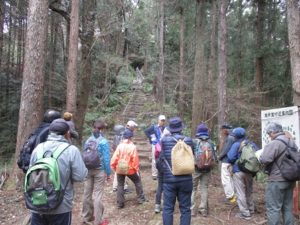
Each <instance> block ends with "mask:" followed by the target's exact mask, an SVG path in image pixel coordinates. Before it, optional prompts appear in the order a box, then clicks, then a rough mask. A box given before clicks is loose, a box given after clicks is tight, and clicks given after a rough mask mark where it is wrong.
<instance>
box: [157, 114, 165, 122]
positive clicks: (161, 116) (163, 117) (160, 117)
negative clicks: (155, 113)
mask: <svg viewBox="0 0 300 225" xmlns="http://www.w3.org/2000/svg"><path fill="white" fill-rule="evenodd" d="M158 120H159V121H161V120H166V117H165V115H159V117H158Z"/></svg>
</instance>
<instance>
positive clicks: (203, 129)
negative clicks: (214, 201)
mask: <svg viewBox="0 0 300 225" xmlns="http://www.w3.org/2000/svg"><path fill="white" fill-rule="evenodd" d="M193 142H194V148H193V149H194V155H195V156H196V155H199V156H200V155H201V154H206V152H205V150H206V151H208V152H207V155H208V157H209V155H210V156H211V157H212V158H211V159H210V160H209V161H210V162H211V164H210V165H207V167H206V168H198V166H197V165H195V173H194V174H193V192H192V199H191V201H192V207H191V210H192V216H196V214H197V212H199V213H200V214H201V215H202V216H204V217H206V216H207V215H208V182H209V178H210V174H211V172H210V171H211V169H212V168H213V163H214V162H215V161H216V159H217V158H216V153H215V145H214V144H213V142H212V141H211V139H210V137H209V133H208V127H207V126H206V124H204V123H201V124H199V126H198V127H197V131H196V138H195V139H194V140H193ZM195 158H196V159H197V157H195ZM195 164H196V163H195ZM199 183H200V195H201V202H200V205H199V209H198V210H197V206H196V194H197V189H198V185H199Z"/></svg>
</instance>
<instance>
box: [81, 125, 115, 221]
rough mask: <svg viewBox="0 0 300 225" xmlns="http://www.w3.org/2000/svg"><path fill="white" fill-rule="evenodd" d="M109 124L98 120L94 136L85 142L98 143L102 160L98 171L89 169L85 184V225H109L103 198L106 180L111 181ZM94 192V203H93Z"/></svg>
mask: <svg viewBox="0 0 300 225" xmlns="http://www.w3.org/2000/svg"><path fill="white" fill-rule="evenodd" d="M106 128H107V124H106V123H105V122H104V121H102V120H96V121H95V122H94V124H93V132H92V135H91V136H90V137H89V138H88V140H87V141H86V142H85V146H86V145H88V143H89V141H90V140H91V141H96V142H97V143H98V153H99V157H100V159H101V162H100V165H99V167H98V168H96V169H89V170H88V175H87V178H86V180H85V182H84V191H83V204H82V217H83V222H84V224H90V222H91V221H93V220H95V221H94V224H96V225H104V224H108V220H103V218H102V217H103V212H104V205H103V203H102V197H103V194H104V185H105V180H110V174H111V169H110V147H109V143H108V141H107V139H106V138H105V137H104V130H105V129H106ZM93 192H94V197H95V199H94V201H93Z"/></svg>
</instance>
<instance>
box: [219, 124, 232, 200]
mask: <svg viewBox="0 0 300 225" xmlns="http://www.w3.org/2000/svg"><path fill="white" fill-rule="evenodd" d="M231 129H232V127H231V126H230V125H228V124H224V125H222V126H221V132H222V135H223V137H224V139H225V140H224V144H223V146H222V148H221V153H220V155H219V160H220V161H221V162H222V164H221V181H222V185H223V188H224V192H225V197H226V201H228V202H229V203H235V202H236V197H235V193H234V187H233V181H232V177H231V164H230V163H228V158H227V153H228V151H229V149H230V147H231V145H232V144H233V143H234V142H235V137H234V136H233V135H232V134H231Z"/></svg>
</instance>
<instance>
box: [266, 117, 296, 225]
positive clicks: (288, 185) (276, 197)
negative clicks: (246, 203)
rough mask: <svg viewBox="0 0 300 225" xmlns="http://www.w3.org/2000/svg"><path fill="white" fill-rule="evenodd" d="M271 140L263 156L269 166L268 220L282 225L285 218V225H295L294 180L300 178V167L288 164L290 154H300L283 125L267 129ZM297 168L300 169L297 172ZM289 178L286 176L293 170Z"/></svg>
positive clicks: (272, 125) (292, 163)
mask: <svg viewBox="0 0 300 225" xmlns="http://www.w3.org/2000/svg"><path fill="white" fill-rule="evenodd" d="M265 131H266V133H267V134H268V135H269V137H270V138H271V142H270V143H269V144H267V145H266V146H265V147H264V149H263V152H262V154H261V156H260V162H261V163H262V164H263V165H265V167H266V172H267V173H268V181H267V186H266V191H265V202H266V210H267V212H266V213H267V219H268V224H269V225H277V224H280V221H281V218H280V217H281V214H282V218H283V224H285V225H293V224H294V216H293V188H294V186H295V180H297V178H296V179H295V180H291V178H292V175H296V176H299V169H298V168H299V165H298V166H297V163H296V162H289V163H288V165H287V164H285V160H286V158H287V157H286V155H289V154H291V155H293V153H290V152H289V151H293V152H294V153H295V154H299V153H298V148H297V146H296V144H295V142H294V140H293V139H292V138H289V137H287V136H286V134H285V133H284V132H283V129H282V125H281V124H279V123H275V122H270V123H269V124H268V125H267V126H266V129H265ZM298 163H299V161H298ZM293 166H296V168H295V169H293ZM290 168H292V169H291V171H290V173H288V174H291V175H289V176H286V175H285V172H286V171H288V170H290Z"/></svg>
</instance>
